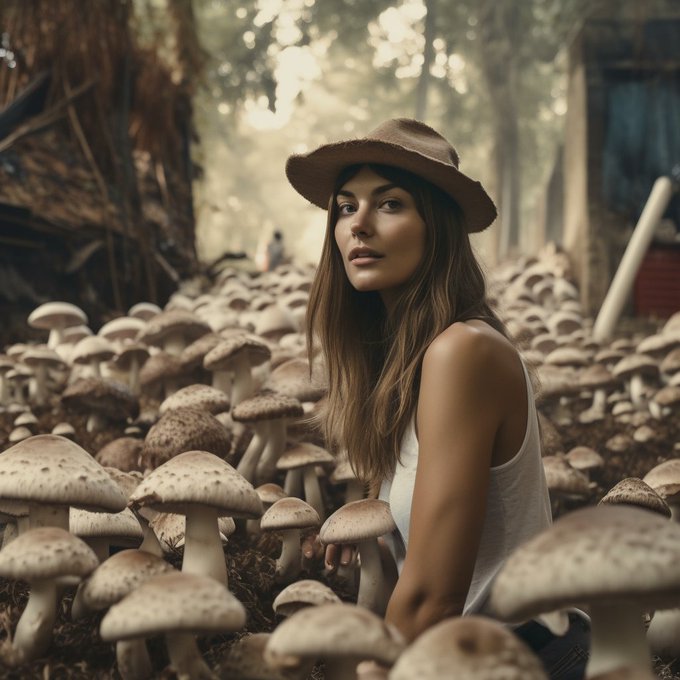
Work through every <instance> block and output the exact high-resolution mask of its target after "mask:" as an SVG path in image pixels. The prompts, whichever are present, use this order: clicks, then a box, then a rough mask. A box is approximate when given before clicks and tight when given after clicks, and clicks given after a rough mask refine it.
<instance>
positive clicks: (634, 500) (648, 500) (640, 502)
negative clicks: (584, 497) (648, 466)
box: [600, 477, 671, 517]
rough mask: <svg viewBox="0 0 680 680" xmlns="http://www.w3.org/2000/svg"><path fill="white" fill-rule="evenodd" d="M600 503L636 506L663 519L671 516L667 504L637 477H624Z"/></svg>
mask: <svg viewBox="0 0 680 680" xmlns="http://www.w3.org/2000/svg"><path fill="white" fill-rule="evenodd" d="M600 503H605V504H606V503H611V504H624V505H637V506H638V507H641V508H645V509H646V510H651V511H652V512H657V513H659V514H660V515H663V516H664V517H670V516H671V509H670V508H669V507H668V503H666V501H665V500H664V499H663V498H661V496H660V495H659V494H658V493H657V492H656V491H654V489H652V487H651V486H649V484H647V483H646V482H643V481H642V480H641V479H639V478H638V477H626V478H625V479H622V480H621V481H620V482H619V483H618V484H616V485H614V486H613V487H612V488H611V489H609V491H608V492H607V493H606V494H605V495H604V496H603V497H602V499H601V500H600Z"/></svg>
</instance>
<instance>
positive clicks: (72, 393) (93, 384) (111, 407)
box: [61, 377, 139, 420]
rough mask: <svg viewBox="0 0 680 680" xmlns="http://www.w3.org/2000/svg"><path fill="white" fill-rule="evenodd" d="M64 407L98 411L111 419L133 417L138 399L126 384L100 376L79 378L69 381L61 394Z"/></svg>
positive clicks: (90, 411) (136, 412)
mask: <svg viewBox="0 0 680 680" xmlns="http://www.w3.org/2000/svg"><path fill="white" fill-rule="evenodd" d="M61 400H62V403H63V404H64V406H65V407H66V408H72V409H74V410H79V411H85V412H87V413H100V414H102V415H104V416H105V417H107V418H109V419H111V420H126V419H128V418H135V417H136V416H137V414H138V413H139V400H138V399H137V397H135V395H134V394H132V392H131V391H130V389H129V388H128V387H127V385H123V384H122V383H119V382H115V381H113V380H103V379H102V378H94V377H92V378H80V379H79V380H76V381H75V382H74V383H71V384H70V385H69V386H68V387H67V388H66V389H65V390H64V391H63V392H62V395H61Z"/></svg>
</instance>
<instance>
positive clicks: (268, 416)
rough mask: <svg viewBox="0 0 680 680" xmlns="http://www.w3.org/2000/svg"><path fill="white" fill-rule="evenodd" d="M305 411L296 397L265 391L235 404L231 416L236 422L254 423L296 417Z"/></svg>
mask: <svg viewBox="0 0 680 680" xmlns="http://www.w3.org/2000/svg"><path fill="white" fill-rule="evenodd" d="M303 413H304V411H303V409H302V404H301V403H300V402H299V401H298V400H297V399H295V398H294V397H286V396H284V395H282V394H276V393H274V392H263V393H261V394H256V395H255V396H254V397H250V398H249V399H244V400H243V401H242V402H241V403H240V404H237V405H236V406H234V408H233V409H232V412H231V417H232V418H233V419H234V420H235V421H236V422H241V423H254V422H257V421H260V420H274V419H276V418H294V417H297V416H301V415H302V414H303Z"/></svg>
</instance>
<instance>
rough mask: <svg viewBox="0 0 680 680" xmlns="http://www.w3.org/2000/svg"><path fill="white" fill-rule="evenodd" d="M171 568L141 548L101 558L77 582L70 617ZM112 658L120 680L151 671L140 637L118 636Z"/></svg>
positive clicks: (97, 608) (118, 596) (114, 599)
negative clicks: (120, 637)
mask: <svg viewBox="0 0 680 680" xmlns="http://www.w3.org/2000/svg"><path fill="white" fill-rule="evenodd" d="M174 571H175V569H174V567H173V566H172V565H171V564H169V563H168V562H166V561H165V560H164V559H162V558H160V557H157V556H156V555H151V554H150V553H146V552H143V551H141V550H122V551H121V552H118V553H116V554H115V555H112V556H111V557H109V558H108V559H107V560H106V561H105V562H102V563H101V564H100V565H99V566H98V567H97V568H96V569H95V570H94V571H93V572H92V573H91V574H90V576H89V577H88V579H87V580H86V581H83V583H81V585H80V587H79V589H78V592H77V594H76V597H75V598H74V600H73V605H72V607H71V617H72V618H73V619H74V620H76V619H79V618H80V617H82V616H85V615H86V614H88V613H89V612H96V611H100V610H102V609H108V608H109V607H111V606H112V605H114V604H116V603H117V602H120V600H122V599H123V598H124V597H125V596H126V595H127V594H128V593H130V592H132V590H134V589H135V588H137V587H138V586H140V585H141V584H142V583H144V581H146V580H147V579H149V578H151V577H152V576H156V575H158V574H165V573H169V572H174ZM116 661H117V664H118V672H119V673H120V675H121V677H122V678H124V680H127V679H130V680H136V679H137V678H147V677H150V676H151V674H152V673H153V667H152V664H151V659H150V658H149V653H148V650H147V649H146V644H145V641H144V639H143V638H141V639H140V638H137V639H135V638H132V639H130V640H119V641H118V642H117V643H116Z"/></svg>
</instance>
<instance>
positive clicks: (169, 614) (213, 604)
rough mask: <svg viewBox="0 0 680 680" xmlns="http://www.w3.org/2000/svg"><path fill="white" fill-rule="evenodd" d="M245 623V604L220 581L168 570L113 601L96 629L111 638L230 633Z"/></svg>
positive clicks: (106, 637)
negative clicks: (181, 633) (117, 600)
mask: <svg viewBox="0 0 680 680" xmlns="http://www.w3.org/2000/svg"><path fill="white" fill-rule="evenodd" d="M245 624H246V610H245V608H244V607H243V605H242V604H241V603H240V602H239V601H238V600H237V599H236V597H234V595H232V594H231V593H230V592H229V590H228V589H227V588H226V587H225V586H224V585H223V584H222V583H220V582H219V581H216V580H215V579H214V578H210V577H209V576H199V575H197V574H188V573H186V572H171V573H167V574H159V575H157V576H152V577H151V578H149V579H147V580H146V581H144V582H143V583H142V584H141V585H140V586H139V587H137V588H135V589H134V590H132V591H131V592H130V593H129V594H128V595H126V596H125V597H124V598H123V599H122V600H121V601H120V602H118V603H117V604H114V605H113V606H112V607H111V609H109V611H108V612H107V614H106V615H105V616H104V618H103V619H102V622H101V626H100V629H99V632H100V635H101V637H102V639H103V640H105V641H107V642H113V641H116V640H129V639H130V638H139V637H145V636H151V635H157V634H160V633H170V632H177V633H179V632H184V633H194V634H200V633H222V632H233V631H238V630H240V629H241V628H243V626H245Z"/></svg>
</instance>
